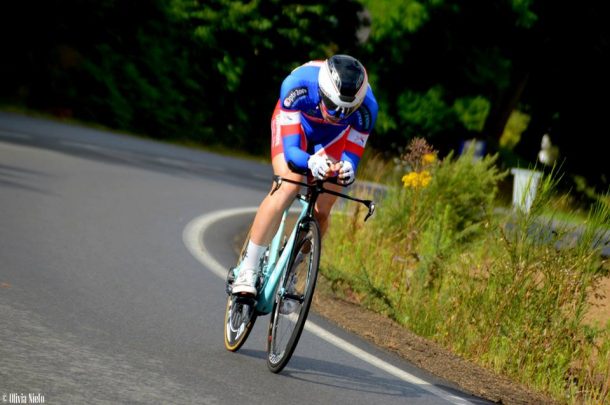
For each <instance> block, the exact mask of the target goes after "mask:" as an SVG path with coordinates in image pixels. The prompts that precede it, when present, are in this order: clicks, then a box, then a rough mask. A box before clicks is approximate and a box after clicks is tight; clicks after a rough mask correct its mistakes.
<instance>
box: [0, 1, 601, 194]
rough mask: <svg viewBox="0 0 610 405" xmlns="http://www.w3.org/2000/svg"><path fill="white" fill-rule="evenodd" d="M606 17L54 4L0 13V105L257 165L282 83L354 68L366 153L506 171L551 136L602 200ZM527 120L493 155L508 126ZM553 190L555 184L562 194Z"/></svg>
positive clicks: (483, 4) (421, 5)
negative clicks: (464, 158)
mask: <svg viewBox="0 0 610 405" xmlns="http://www.w3.org/2000/svg"><path fill="white" fill-rule="evenodd" d="M605 8H607V7H606V6H604V5H603V4H601V2H594V1H592V0H585V1H583V2H580V3H578V4H567V3H565V2H556V1H552V0H493V1H490V0H462V1H458V0H428V1H422V0H419V1H416V0H404V1H403V0H383V1H373V0H370V1H367V0H362V1H361V2H358V1H356V0H329V1H324V2H321V1H320V2H318V1H291V0H289V1H278V0H260V1H251V2H238V1H230V0H212V1H196V0H171V1H162V0H141V1H135V0H121V1H119V0H101V1H99V0H98V1H93V0H65V1H59V0H53V1H23V2H11V3H10V4H4V5H3V12H2V13H1V17H0V18H1V22H2V24H1V27H0V30H1V31H0V35H1V38H2V40H1V46H2V48H1V52H2V53H1V56H0V63H1V64H0V101H1V102H2V103H3V104H5V105H19V106H25V107H27V108H31V109H37V110H42V111H46V112H51V113H53V114H56V115H58V116H68V117H76V118H79V119H83V120H89V121H94V122H98V123H102V124H104V125H108V126H111V127H114V128H117V129H122V130H129V131H133V132H138V133H144V134H147V135H150V136H153V137H156V138H160V139H179V140H189V141H194V142H199V143H202V144H206V145H212V144H222V145H224V146H229V147H231V148H235V149H240V150H246V151H248V152H251V153H255V154H266V151H267V150H268V145H269V118H270V114H271V112H272V110H273V108H274V105H275V102H276V101H277V97H278V93H279V86H280V84H281V81H282V79H283V78H284V77H285V76H286V75H287V74H288V73H289V72H290V70H291V69H293V68H295V67H297V66H298V65H300V64H301V63H304V62H306V61H307V60H310V59H323V58H325V57H327V56H329V55H331V54H333V53H349V54H352V55H354V56H356V57H358V58H360V59H361V60H362V61H363V63H364V64H365V66H366V67H367V70H368V72H369V76H370V81H371V83H372V85H373V88H374V91H375V94H376V96H377V98H378V101H379V103H380V116H379V120H378V125H377V127H376V131H375V135H374V136H373V137H371V144H372V146H373V147H375V148H376V149H378V150H381V151H384V152H386V153H388V154H392V153H395V152H396V149H397V148H398V147H400V146H404V145H406V144H407V143H408V141H409V140H410V139H411V138H413V137H415V136H420V137H425V138H427V139H428V140H429V141H430V142H431V143H432V144H434V146H435V147H436V148H438V149H440V150H441V153H443V154H444V153H448V152H449V151H450V150H452V149H458V148H459V147H460V145H461V142H463V141H464V140H466V139H471V138H477V139H481V140H484V141H486V143H487V149H488V151H492V152H493V151H497V150H500V152H501V157H502V160H501V161H500V163H501V164H503V165H504V166H506V167H509V166H512V165H521V166H527V165H529V164H532V163H535V161H536V155H537V153H538V151H539V149H540V139H541V137H542V135H543V134H544V133H550V134H551V137H552V140H553V142H554V143H555V144H557V145H558V146H559V147H560V153H561V159H562V160H563V162H564V163H563V166H562V168H563V170H565V171H566V172H567V173H569V175H570V176H572V175H575V174H578V175H581V176H584V177H585V178H586V179H587V181H588V182H589V184H592V185H596V186H597V187H598V189H599V190H602V191H605V190H606V189H607V188H608V181H609V180H610V179H609V177H608V176H609V173H608V168H609V167H610V164H609V163H608V148H607V147H606V146H605V145H606V143H607V140H606V138H608V130H607V129H606V125H604V124H605V116H606V115H607V110H608V107H609V103H608V102H607V94H608V91H609V90H610V86H609V79H608V72H609V71H610V66H609V62H608V59H610V58H608V56H609V55H608V54H609V53H610V49H609V46H610V45H609V44H610V41H609V40H610V37H609V35H608V30H607V28H606V26H607V24H605V22H604V18H605V16H607V15H608V14H607V12H606V11H607V10H605ZM514 110H519V111H522V112H524V113H525V114H528V115H529V117H530V118H531V119H530V121H529V125H528V126H527V129H526V130H525V131H524V132H523V133H522V134H521V137H520V140H519V142H518V143H517V144H516V146H515V147H514V148H513V147H512V146H511V147H503V146H501V145H500V139H501V136H502V134H503V132H504V130H505V127H506V124H507V122H508V119H509V117H510V116H511V113H512V112H513V111H514ZM570 176H566V177H567V178H571V177H570Z"/></svg>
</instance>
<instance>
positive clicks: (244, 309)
mask: <svg viewBox="0 0 610 405" xmlns="http://www.w3.org/2000/svg"><path fill="white" fill-rule="evenodd" d="M254 306H255V302H254V300H253V299H248V298H242V297H240V296H236V295H230V296H229V297H228V298H227V308H226V310H225V327H224V341H225V348H226V349H227V350H228V351H230V352H236V351H238V350H239V349H240V348H241V347H242V346H243V344H244V343H246V340H247V339H248V336H249V335H250V332H251V331H252V327H253V326H254V322H255V321H256V309H255V307H254Z"/></svg>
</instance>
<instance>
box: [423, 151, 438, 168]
mask: <svg viewBox="0 0 610 405" xmlns="http://www.w3.org/2000/svg"><path fill="white" fill-rule="evenodd" d="M421 160H422V163H423V164H424V165H429V164H432V163H434V162H436V155H435V154H434V153H426V154H424V155H423V156H422V158H421Z"/></svg>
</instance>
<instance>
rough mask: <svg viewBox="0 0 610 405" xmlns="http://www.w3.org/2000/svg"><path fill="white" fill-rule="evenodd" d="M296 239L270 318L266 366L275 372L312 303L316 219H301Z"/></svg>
mask: <svg viewBox="0 0 610 405" xmlns="http://www.w3.org/2000/svg"><path fill="white" fill-rule="evenodd" d="M295 240H296V242H295V245H294V248H293V251H292V254H291V258H290V260H289V262H288V265H287V266H286V268H287V270H286V271H284V274H283V275H282V277H281V279H280V283H279V286H278V289H277V293H276V297H275V302H274V304H273V309H272V311H271V319H270V320H269V329H268V335H267V366H268V367H269V370H271V371H272V372H274V373H279V372H280V371H282V369H283V368H284V367H286V364H288V361H290V358H291V357H292V354H293V353H294V349H295V348H296V346H297V343H298V342H299V338H300V336H301V332H302V331H303V327H304V326H305V321H306V320H307V314H308V313H309V308H310V306H311V300H312V298H313V293H314V289H315V287H316V280H317V277H318V266H319V264H320V247H321V243H320V227H319V225H318V223H317V221H316V220H315V219H314V220H311V221H308V222H305V223H303V224H302V225H301V229H299V231H298V233H297V237H296V239H295Z"/></svg>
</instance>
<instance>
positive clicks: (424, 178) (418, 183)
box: [402, 170, 432, 188]
mask: <svg viewBox="0 0 610 405" xmlns="http://www.w3.org/2000/svg"><path fill="white" fill-rule="evenodd" d="M431 179H432V176H431V175H430V172H429V171H427V170H424V171H422V172H419V173H418V172H411V173H407V174H405V175H404V176H402V183H403V185H404V187H405V188H409V187H412V188H420V187H426V186H428V184H430V180H431Z"/></svg>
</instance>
